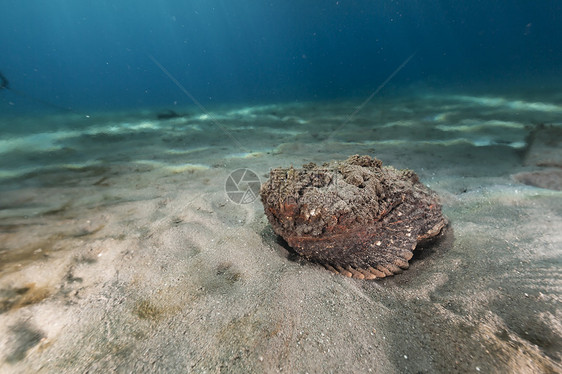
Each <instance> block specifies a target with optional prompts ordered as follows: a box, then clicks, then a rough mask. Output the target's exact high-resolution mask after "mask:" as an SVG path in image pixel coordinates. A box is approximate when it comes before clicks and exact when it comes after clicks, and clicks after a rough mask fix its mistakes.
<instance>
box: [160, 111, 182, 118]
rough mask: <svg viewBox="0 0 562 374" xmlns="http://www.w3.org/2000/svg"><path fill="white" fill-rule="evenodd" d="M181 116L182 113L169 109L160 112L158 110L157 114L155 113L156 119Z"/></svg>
mask: <svg viewBox="0 0 562 374" xmlns="http://www.w3.org/2000/svg"><path fill="white" fill-rule="evenodd" d="M180 117H183V114H178V113H176V112H174V111H173V110H171V109H166V110H163V111H161V112H158V114H156V119H162V120H164V119H174V118H180Z"/></svg>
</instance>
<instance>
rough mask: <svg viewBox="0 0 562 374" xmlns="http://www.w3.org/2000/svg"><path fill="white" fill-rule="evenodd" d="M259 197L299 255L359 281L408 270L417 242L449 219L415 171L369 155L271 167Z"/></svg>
mask: <svg viewBox="0 0 562 374" xmlns="http://www.w3.org/2000/svg"><path fill="white" fill-rule="evenodd" d="M260 195H261V200H262V202H263V205H264V210H265V213H266V215H267V218H268V219H269V222H270V223H271V226H272V227H273V230H274V232H275V233H276V234H277V235H280V236H281V237H283V239H285V241H286V242H287V243H288V244H289V246H291V247H292V248H293V249H294V250H295V251H296V252H297V253H298V254H300V255H301V256H303V257H305V258H306V259H308V260H310V261H313V262H316V263H319V264H321V265H323V266H324V267H326V268H327V269H328V270H331V271H333V272H336V273H340V274H343V275H346V276H348V277H354V278H360V279H375V278H384V277H386V276H390V275H393V274H396V273H400V272H402V270H403V269H407V268H408V266H409V263H408V261H409V260H410V259H411V258H412V256H413V251H414V249H415V248H416V246H418V244H420V243H421V242H424V241H427V240H429V239H432V238H434V237H436V236H437V235H439V234H440V233H441V231H442V230H443V228H444V227H445V226H446V225H447V219H446V218H445V217H444V216H443V214H442V212H441V205H440V203H439V200H438V198H437V195H436V194H435V193H434V192H433V191H431V190H430V189H429V188H428V187H426V186H425V185H423V184H422V183H421V182H420V181H419V179H418V176H417V175H416V173H414V172H413V171H411V170H397V169H395V168H393V167H391V166H382V162H381V161H380V160H378V159H376V158H371V157H369V156H359V155H355V156H351V157H349V158H348V159H347V160H345V161H334V162H331V163H326V164H324V165H322V166H317V165H316V164H314V163H310V164H307V165H304V166H303V168H302V169H295V168H293V167H290V168H277V169H273V170H271V172H270V178H269V180H268V181H267V182H266V183H264V184H263V186H262V187H261V191H260Z"/></svg>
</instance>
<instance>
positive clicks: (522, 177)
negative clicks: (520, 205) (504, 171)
mask: <svg viewBox="0 0 562 374" xmlns="http://www.w3.org/2000/svg"><path fill="white" fill-rule="evenodd" d="M512 178H513V180H515V181H516V182H519V183H523V184H526V185H528V186H535V187H540V188H546V189H549V190H554V191H562V169H557V168H545V169H543V170H537V171H531V172H521V173H517V174H514V175H512Z"/></svg>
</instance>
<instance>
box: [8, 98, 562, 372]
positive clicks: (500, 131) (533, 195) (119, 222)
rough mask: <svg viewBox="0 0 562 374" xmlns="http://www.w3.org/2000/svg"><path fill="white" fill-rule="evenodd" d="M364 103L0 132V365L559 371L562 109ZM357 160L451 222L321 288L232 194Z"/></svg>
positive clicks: (17, 368) (309, 269) (105, 119)
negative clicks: (360, 276) (245, 171)
mask: <svg viewBox="0 0 562 374" xmlns="http://www.w3.org/2000/svg"><path fill="white" fill-rule="evenodd" d="M357 104H358V103H356V102H355V103H354V102H333V103H308V104H291V105H277V106H274V105H270V106H255V107H249V108H217V109H216V110H213V111H212V112H211V113H208V114H200V113H197V114H186V115H185V116H182V117H179V118H172V119H169V120H159V121H157V120H155V119H154V118H155V114H154V113H140V114H139V113H137V114H130V113H129V114H111V115H110V114H107V115H105V116H92V118H91V119H89V120H88V123H87V124H86V125H81V122H80V120H79V119H76V118H74V119H72V118H70V119H61V118H55V117H53V118H45V119H44V121H45V123H46V126H51V127H56V126H55V125H56V124H57V123H61V122H64V121H67V122H68V123H70V125H69V126H66V127H65V126H60V127H59V128H57V129H56V130H53V131H49V132H47V131H43V132H34V133H31V134H30V133H21V134H16V133H12V134H8V135H5V137H4V138H2V139H0V156H1V157H2V163H1V164H0V166H1V167H0V177H2V181H3V182H2V188H1V191H0V193H1V196H0V372H2V373H29V372H38V373H60V372H67V373H85V372H151V373H152V372H177V373H188V372H193V373H219V372H228V373H233V372H234V373H236V372H239V373H261V372H268V373H269V372H287V373H306V372H308V373H319V372H333V373H336V372H358V373H366V372H373V373H433V372H442V373H449V372H488V373H489V372H505V373H510V372H520V373H538V372H541V373H542V372H544V373H549V372H550V373H556V372H562V323H561V322H560V321H562V307H561V305H562V303H561V301H562V267H561V264H562V192H560V189H561V188H560V186H561V185H562V183H561V179H562V177H561V173H560V170H562V169H561V167H562V155H561V149H562V145H561V144H560V143H561V142H562V136H561V131H560V129H561V125H562V123H561V122H560V118H562V104H561V100H560V99H559V98H558V100H556V99H555V98H553V99H552V100H550V101H545V100H542V101H536V100H535V101H533V100H530V99H527V100H525V99H522V98H515V99H514V98H511V99H508V98H503V97H477V96H462V95H456V96H447V97H439V96H424V97H416V98H393V99H387V100H383V99H377V103H376V104H372V105H370V106H368V107H365V108H364V110H362V111H361V112H359V113H357V115H356V116H354V117H353V118H352V119H351V121H348V116H349V114H350V113H352V112H353V111H354V108H356V106H357ZM37 120H38V119H21V120H19V121H21V123H20V125H21V126H24V125H25V124H26V121H28V122H29V123H31V122H33V121H37ZM73 121H74V122H75V123H74V122H73ZM557 121H558V122H557ZM73 123H74V124H73ZM21 126H20V127H21ZM80 126H82V127H80ZM351 154H369V155H371V156H376V157H378V158H379V159H381V160H383V162H384V163H385V164H386V165H393V166H395V167H398V168H410V169H413V170H415V171H416V172H417V173H418V175H419V176H420V179H421V180H422V181H423V182H424V183H425V184H427V185H428V186H430V188H432V189H433V190H435V191H436V192H437V193H438V194H439V195H440V197H441V200H442V203H443V210H444V213H445V214H446V216H447V217H448V218H449V220H450V225H449V228H448V229H447V230H446V232H445V233H444V235H443V236H442V237H440V238H439V240H438V241H437V242H436V243H434V245H432V246H429V247H426V248H421V249H419V250H417V251H416V254H415V256H414V258H413V259H412V260H411V261H410V263H411V265H410V269H408V270H406V271H405V272H404V273H403V274H399V275H397V276H394V277H391V278H387V279H383V280H378V281H362V280H356V279H349V278H346V277H343V276H340V275H334V274H332V273H330V272H328V271H327V270H325V269H324V268H322V267H321V266H318V265H315V264H311V263H308V262H306V261H304V260H302V259H300V258H299V257H298V256H296V255H295V254H294V253H292V252H291V251H290V249H289V248H287V247H286V245H285V244H284V243H283V242H282V241H281V240H279V238H277V237H276V236H275V234H274V233H273V232H272V230H271V227H270V225H269V223H268V222H267V219H266V217H265V215H264V213H263V207H262V205H261V203H260V202H259V199H258V200H256V201H254V202H253V203H249V204H236V203H234V202H233V201H232V200H230V199H229V197H228V196H227V194H226V192H225V181H226V179H227V178H228V176H229V174H230V173H231V172H232V171H233V170H236V169H238V168H249V169H251V170H252V171H254V172H255V173H256V174H257V175H258V176H259V177H260V178H261V179H262V181H264V180H265V179H266V178H267V175H268V171H269V169H270V168H273V167H278V166H285V167H286V166H289V165H294V166H300V165H302V164H304V163H308V162H316V163H323V162H325V161H330V160H334V159H339V160H343V159H345V158H347V156H349V155H351ZM543 187H548V188H543Z"/></svg>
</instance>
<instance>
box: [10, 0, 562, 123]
mask: <svg viewBox="0 0 562 374" xmlns="http://www.w3.org/2000/svg"><path fill="white" fill-rule="evenodd" d="M561 15H562V2H561V1H548V0H543V1H527V0H523V1H514V0H512V1H475V0H471V1H437V0H423V1H422V0H420V1H415V0H409V1H388V0H387V1H374V0H371V1H367V0H357V1H346V0H339V1H335V0H329V1H319V0H307V1H303V0H282V1H281V0H276V1H264V0H222V1H220V0H195V1H186V0H158V1H142V0H119V1H115V0H112V1H102V0H97V1H93V0H92V1H87V0H83V1H71V0H49V1H39V0H36V1H33V0H3V1H2V6H1V9H0V41H1V49H0V53H1V54H0V71H2V72H3V73H4V75H5V76H6V77H8V79H10V82H11V86H12V87H13V88H14V89H17V90H20V91H23V92H25V93H27V94H30V95H33V96H35V97H38V98H41V99H43V100H48V101H50V102H52V103H54V104H55V105H62V106H70V107H72V108H74V109H76V110H113V109H121V108H142V107H153V106H156V107H158V106H162V107H172V106H173V105H174V102H177V103H178V105H185V104H187V103H189V99H188V98H186V97H185V96H184V95H183V94H182V93H181V92H180V91H179V90H178V88H177V87H175V86H174V84H173V83H172V82H171V81H170V80H169V79H168V78H167V77H166V76H165V75H164V74H163V73H162V72H161V71H160V70H159V69H158V67H157V66H156V65H155V64H154V63H153V62H152V61H151V60H150V58H149V55H152V56H154V57H155V58H156V59H157V60H158V61H160V62H161V63H162V64H163V65H164V66H165V67H166V68H167V69H168V70H169V71H170V72H171V73H172V74H173V75H174V76H175V77H176V78H177V79H178V80H179V81H180V82H182V83H183V85H184V86H185V87H186V88H187V89H188V90H189V91H190V92H191V93H192V94H193V96H194V97H196V98H197V99H198V100H199V101H201V103H202V104H203V105H212V104H215V103H231V102H237V103H255V102H282V101H293V100H314V99H332V98H346V97H358V98H361V97H365V96H368V95H369V93H370V92H372V91H373V90H374V89H375V88H376V87H377V86H378V85H379V84H380V83H381V82H382V81H384V79H385V78H386V77H387V76H388V75H389V74H390V73H391V72H392V71H393V70H394V69H395V68H396V67H397V66H399V65H400V64H401V63H402V62H403V61H404V60H405V59H406V58H407V57H408V56H409V55H411V54H412V53H414V52H416V55H415V57H414V58H413V59H412V60H411V61H410V63H409V64H408V65H407V66H406V67H405V68H404V69H403V70H402V71H401V72H400V73H399V74H398V75H397V76H396V77H395V78H394V79H393V80H392V81H391V83H390V84H389V85H388V87H387V88H385V91H386V92H392V91H393V90H399V89H400V88H408V87H418V88H419V87H422V88H424V89H432V90H453V91H454V90H456V91H462V90H469V89H472V88H474V87H480V89H483V90H487V89H489V90H490V91H494V90H497V89H501V88H502V87H509V86H514V85H517V86H519V87H523V89H525V87H529V89H537V88H541V87H544V88H549V86H550V87H552V86H555V85H556V84H559V83H560V76H562V70H561V66H562V37H561V36H562V17H561ZM48 109H49V108H48V107H42V108H41V105H38V103H37V102H34V103H33V102H31V101H30V100H26V99H24V98H23V97H20V96H18V95H15V94H14V93H10V92H9V91H6V90H2V91H0V110H1V111H2V112H4V113H6V112H9V111H12V112H13V111H26V110H27V111H29V110H32V111H34V110H36V111H40V110H48Z"/></svg>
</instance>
